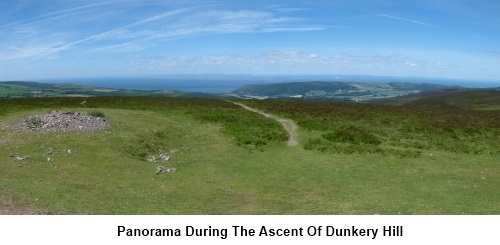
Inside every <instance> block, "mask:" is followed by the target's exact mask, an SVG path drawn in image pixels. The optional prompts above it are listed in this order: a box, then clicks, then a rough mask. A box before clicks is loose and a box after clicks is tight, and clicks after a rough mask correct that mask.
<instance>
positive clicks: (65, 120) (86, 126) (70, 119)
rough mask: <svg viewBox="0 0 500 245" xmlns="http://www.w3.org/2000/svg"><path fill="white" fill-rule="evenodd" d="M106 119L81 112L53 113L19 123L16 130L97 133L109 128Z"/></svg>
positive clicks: (35, 116) (31, 117)
mask: <svg viewBox="0 0 500 245" xmlns="http://www.w3.org/2000/svg"><path fill="white" fill-rule="evenodd" d="M108 126H109V125H108V122H107V120H106V118H100V117H93V116H90V115H87V114H82V113H80V112H75V111H70V112H61V111H51V112H50V113H48V114H42V115H34V116H30V117H27V118H25V119H24V120H21V121H19V122H17V124H16V128H17V129H18V130H23V131H35V132H58V131H86V132H91V131H97V130H103V129H106V128H107V127H108Z"/></svg>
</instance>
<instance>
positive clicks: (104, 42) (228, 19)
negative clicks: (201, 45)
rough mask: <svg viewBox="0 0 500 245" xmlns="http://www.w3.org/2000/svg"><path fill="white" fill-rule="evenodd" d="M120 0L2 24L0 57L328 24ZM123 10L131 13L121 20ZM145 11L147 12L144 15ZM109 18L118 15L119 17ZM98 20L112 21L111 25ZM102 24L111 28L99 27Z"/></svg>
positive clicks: (311, 28)
mask: <svg viewBox="0 0 500 245" xmlns="http://www.w3.org/2000/svg"><path fill="white" fill-rule="evenodd" d="M121 2H123V1H109V2H104V3H94V4H88V5H82V6H78V7H73V8H66V9H63V10H60V11H54V12H50V13H47V14H42V15H40V16H37V17H34V18H31V19H27V20H22V21H18V22H15V23H10V24H7V25H4V26H3V30H5V31H6V36H5V38H4V39H3V40H0V45H2V46H4V47H8V48H7V49H4V50H3V51H0V61H1V60H4V61H5V60H12V61H24V62H26V61H33V60H38V59H42V58H51V57H55V55H59V54H61V53H62V52H70V51H76V50H79V51H82V50H84V51H85V52H102V51H121V52H124V51H130V50H140V49H142V48H148V47H152V46H155V45H158V44H161V43H162V42H165V41H168V40H173V39H179V38H189V37H193V36H200V35H209V34H224V33H270V32H304V31H321V30H325V29H328V28H330V27H327V26H323V25H314V24H309V25H308V24H304V22H307V20H306V19H303V18H296V17H293V16H287V15H282V14H276V13H273V12H269V11H258V10H215V9H214V8H212V7H210V6H208V5H205V6H197V7H190V8H180V9H174V10H172V9H171V10H169V11H165V12H159V11H158V10H156V11H149V12H140V13H139V14H133V13H132V11H133V9H127V10H126V11H125V10H120V11H121V12H116V11H115V10H113V8H110V6H117V4H118V3H121ZM100 8H102V11H100ZM85 11H94V12H95V15H99V14H100V15H101V16H103V17H104V18H105V19H104V20H100V19H98V18H95V19H94V18H93V17H92V16H95V15H92V16H89V17H87V16H86V15H87V12H85ZM127 11H128V12H127ZM94 12H93V13H94ZM124 13H129V14H130V16H131V17H130V18H129V19H123V18H121V17H122V15H123V14H124ZM145 13H153V14H150V15H149V16H145V15H144V14H145ZM106 15H107V16H106ZM138 17H142V18H138ZM114 18H119V21H115V20H116V19H114ZM124 21H128V23H126V22H124ZM115 22H116V23H115ZM101 23H113V24H114V26H111V25H101ZM106 27H107V28H109V27H112V28H109V29H104V28H106ZM124 47H126V48H125V49H124Z"/></svg>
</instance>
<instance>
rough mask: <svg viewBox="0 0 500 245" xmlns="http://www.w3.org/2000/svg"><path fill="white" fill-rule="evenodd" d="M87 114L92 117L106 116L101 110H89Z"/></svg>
mask: <svg viewBox="0 0 500 245" xmlns="http://www.w3.org/2000/svg"><path fill="white" fill-rule="evenodd" d="M89 115H91V116H93V117H100V118H105V117H106V115H105V114H104V112H102V111H91V112H89Z"/></svg>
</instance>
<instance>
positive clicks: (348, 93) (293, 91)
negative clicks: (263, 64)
mask: <svg viewBox="0 0 500 245" xmlns="http://www.w3.org/2000/svg"><path fill="white" fill-rule="evenodd" d="M444 88H458V87H457V86H447V85H440V84H431V83H410V82H387V83H380V82H321V81H312V82H283V83H267V84H250V85H245V86H243V87H241V88H238V89H236V90H234V91H233V94H235V95H238V96H241V97H243V98H301V99H325V100H341V101H364V100H372V99H382V98H390V97H397V96H404V95H408V94H414V93H419V92H422V91H431V90H438V89H444Z"/></svg>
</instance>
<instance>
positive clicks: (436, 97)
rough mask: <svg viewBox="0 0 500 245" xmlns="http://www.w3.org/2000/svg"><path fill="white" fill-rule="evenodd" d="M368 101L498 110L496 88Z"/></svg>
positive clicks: (499, 102)
mask: <svg viewBox="0 0 500 245" xmlns="http://www.w3.org/2000/svg"><path fill="white" fill-rule="evenodd" d="M370 103H378V104H392V105H406V106H413V107H420V108H446V109H473V110H499V109H500V90H498V89H447V90H437V91H431V92H423V93H418V94H412V95H407V96H401V97H395V98H390V99H382V100H378V101H370Z"/></svg>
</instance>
